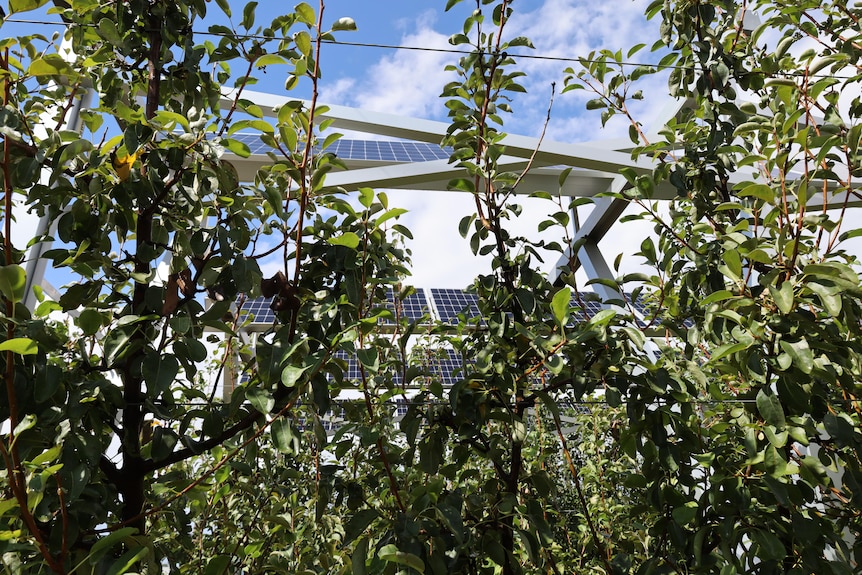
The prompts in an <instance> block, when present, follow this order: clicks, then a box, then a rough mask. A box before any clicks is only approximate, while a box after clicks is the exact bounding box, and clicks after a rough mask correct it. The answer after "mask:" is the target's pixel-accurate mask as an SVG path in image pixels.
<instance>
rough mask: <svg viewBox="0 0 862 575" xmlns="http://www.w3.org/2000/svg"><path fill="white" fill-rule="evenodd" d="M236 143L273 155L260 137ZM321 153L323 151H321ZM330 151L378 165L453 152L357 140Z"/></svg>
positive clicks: (242, 137) (242, 138)
mask: <svg viewBox="0 0 862 575" xmlns="http://www.w3.org/2000/svg"><path fill="white" fill-rule="evenodd" d="M231 139H232V140H236V141H238V142H242V143H243V144H245V145H246V146H248V148H249V151H250V152H251V154H252V155H257V156H259V155H264V154H266V153H267V152H271V151H273V148H272V146H270V145H269V144H267V143H265V142H263V141H262V140H261V138H260V134H243V133H240V134H234V135H232V136H231ZM316 151H317V152H319V151H320V150H319V149H317V150H316ZM326 151H327V152H329V153H332V154H335V155H336V156H338V157H339V158H341V159H343V160H363V161H374V162H393V163H397V162H400V163H407V162H428V161H431V160H448V159H449V156H450V155H451V153H452V151H451V150H450V149H445V148H441V147H440V146H438V145H437V144H431V143H428V142H410V141H399V140H353V139H344V138H342V139H340V140H336V141H335V142H333V143H332V144H331V145H330V146H329V147H328V148H326Z"/></svg>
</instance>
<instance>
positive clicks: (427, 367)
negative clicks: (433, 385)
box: [413, 348, 461, 385]
mask: <svg viewBox="0 0 862 575" xmlns="http://www.w3.org/2000/svg"><path fill="white" fill-rule="evenodd" d="M413 363H414V364H420V365H421V366H422V368H423V371H425V372H426V373H428V374H429V375H427V376H421V377H422V378H423V379H432V378H433V379H439V381H440V383H442V384H443V385H454V384H455V383H457V382H458V379H459V378H460V375H461V358H460V356H459V355H458V354H457V353H456V352H455V350H454V349H452V348H444V349H443V350H438V351H437V352H436V353H434V354H433V355H429V356H428V357H426V358H424V360H423V361H418V360H417V358H415V357H414V358H413Z"/></svg>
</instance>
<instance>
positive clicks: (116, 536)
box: [87, 527, 138, 565]
mask: <svg viewBox="0 0 862 575" xmlns="http://www.w3.org/2000/svg"><path fill="white" fill-rule="evenodd" d="M137 531H138V530H137V529H135V528H134V527H121V528H119V529H117V530H116V531H113V532H111V533H109V534H108V535H106V536H104V537H102V538H101V539H99V540H98V541H96V542H95V543H94V544H93V546H92V547H91V548H90V555H89V556H88V557H87V560H88V561H89V562H90V565H95V564H96V563H98V562H99V559H101V558H102V557H103V556H104V555H105V553H107V552H108V551H110V549H111V547H113V546H114V545H117V544H119V543H120V542H121V541H123V539H125V538H126V537H128V536H129V535H132V534H134V533H136V532H137Z"/></svg>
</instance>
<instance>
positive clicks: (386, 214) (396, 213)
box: [374, 208, 407, 228]
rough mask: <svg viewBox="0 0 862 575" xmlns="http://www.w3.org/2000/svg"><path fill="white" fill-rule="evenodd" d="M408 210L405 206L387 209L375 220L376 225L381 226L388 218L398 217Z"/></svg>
mask: <svg viewBox="0 0 862 575" xmlns="http://www.w3.org/2000/svg"><path fill="white" fill-rule="evenodd" d="M406 213H407V210H406V209H405V208H392V209H391V210H387V211H385V212H383V214H382V215H381V216H380V217H379V218H377V221H375V222H374V227H376V228H379V227H380V225H381V224H382V223H383V222H385V221H386V220H391V219H392V218H397V217H398V216H400V215H401V214H406Z"/></svg>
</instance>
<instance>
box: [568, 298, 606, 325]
mask: <svg viewBox="0 0 862 575" xmlns="http://www.w3.org/2000/svg"><path fill="white" fill-rule="evenodd" d="M569 305H570V306H571V307H572V308H573V313H572V320H573V321H578V322H581V321H589V320H590V318H592V317H593V316H594V315H596V314H597V313H599V312H600V311H602V310H603V309H604V308H603V307H602V302H601V300H599V298H598V296H597V295H596V294H593V293H581V297H580V299H578V298H577V297H576V296H574V295H573V296H572V299H571V301H569Z"/></svg>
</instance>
